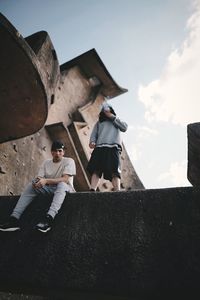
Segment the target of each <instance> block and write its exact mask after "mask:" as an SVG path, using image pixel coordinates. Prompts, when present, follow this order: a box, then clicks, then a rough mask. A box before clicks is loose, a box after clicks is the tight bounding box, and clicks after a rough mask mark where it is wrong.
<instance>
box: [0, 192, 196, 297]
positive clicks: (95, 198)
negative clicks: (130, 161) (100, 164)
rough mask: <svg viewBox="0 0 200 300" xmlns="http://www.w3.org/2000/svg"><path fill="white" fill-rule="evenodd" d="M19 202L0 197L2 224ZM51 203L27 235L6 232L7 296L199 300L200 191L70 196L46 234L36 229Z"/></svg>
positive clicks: (30, 221)
mask: <svg viewBox="0 0 200 300" xmlns="http://www.w3.org/2000/svg"><path fill="white" fill-rule="evenodd" d="M16 200H17V197H0V217H1V219H2V218H3V217H4V216H5V215H6V214H8V212H9V210H11V207H13V205H14V203H15V202H16ZM47 202H48V199H44V198H38V199H36V200H35V202H34V203H33V204H32V205H31V206H30V207H29V209H27V211H26V213H25V214H24V215H23V217H22V230H21V231H20V232H15V233H2V232H0V243H1V247H0V290H1V291H6V290H7V291H11V292H15V291H18V292H23V293H24V292H27V293H30V294H37V295H45V296H48V295H51V296H52V295H60V298H59V299H66V297H67V296H69V295H72V294H73V298H70V297H69V298H67V299H84V295H85V296H86V295H87V299H95V300H96V299H143V298H145V299H150V297H151V296H152V297H153V299H169V297H170V299H183V298H184V297H186V296H187V297H186V298H187V299H188V297H189V298H190V299H193V296H194V295H196V293H197V294H198V295H200V287H199V278H200V189H197V188H193V187H186V188H171V189H157V190H137V191H130V192H118V193H117V192H116V193H74V194H69V195H68V197H67V199H66V201H65V203H64V205H63V207H62V210H61V212H60V215H59V216H58V217H57V218H56V220H55V224H54V228H53V230H52V231H50V232H49V233H48V234H42V233H39V232H35V231H34V230H32V226H33V225H34V223H36V222H37V220H38V218H39V217H40V215H41V209H42V207H43V205H44V206H47V205H48V203H47ZM80 295H82V298H80ZM62 297H63V298H62ZM48 299H50V298H48ZM52 299H57V298H56V296H54V297H53V298H52ZM85 299H86V298H85Z"/></svg>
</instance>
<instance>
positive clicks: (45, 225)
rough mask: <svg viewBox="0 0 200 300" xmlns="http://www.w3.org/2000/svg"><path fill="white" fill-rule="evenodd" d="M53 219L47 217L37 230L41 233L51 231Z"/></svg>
mask: <svg viewBox="0 0 200 300" xmlns="http://www.w3.org/2000/svg"><path fill="white" fill-rule="evenodd" d="M52 222H53V218H52V216H50V215H46V216H45V218H44V219H43V220H42V221H41V222H39V223H38V224H37V225H36V229H37V230H39V231H41V232H47V231H49V230H51V225H52Z"/></svg>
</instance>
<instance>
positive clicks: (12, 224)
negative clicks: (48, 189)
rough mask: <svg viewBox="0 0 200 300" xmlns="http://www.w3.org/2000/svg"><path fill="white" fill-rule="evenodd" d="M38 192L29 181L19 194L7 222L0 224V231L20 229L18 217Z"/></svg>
mask: <svg viewBox="0 0 200 300" xmlns="http://www.w3.org/2000/svg"><path fill="white" fill-rule="evenodd" d="M37 194H38V192H37V191H36V190H34V189H33V187H32V183H29V184H28V185H27V187H26V189H25V190H24V192H23V193H22V195H21V196H20V198H19V200H18V202H17V204H16V206H15V208H14V210H13V212H12V214H11V215H10V217H9V219H8V221H7V222H5V223H3V224H1V225H0V231H16V230H19V229H20V224H19V218H20V217H21V215H22V213H23V212H24V210H25V209H26V207H27V206H28V205H29V204H30V203H31V202H32V200H33V199H34V198H35V196H36V195H37Z"/></svg>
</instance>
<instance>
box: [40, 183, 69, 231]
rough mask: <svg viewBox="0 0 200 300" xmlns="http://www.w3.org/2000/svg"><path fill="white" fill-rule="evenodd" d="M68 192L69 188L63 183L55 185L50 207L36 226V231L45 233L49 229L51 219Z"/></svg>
mask: <svg viewBox="0 0 200 300" xmlns="http://www.w3.org/2000/svg"><path fill="white" fill-rule="evenodd" d="M52 191H53V190H52ZM70 191H71V189H70V187H69V186H68V185H67V184H66V183H65V182H60V183H58V184H57V186H56V189H55V190H54V197H53V200H52V203H51V206H50V208H49V210H48V212H47V215H46V216H45V217H44V219H43V220H42V221H41V222H39V223H38V224H37V225H36V229H37V230H39V231H41V232H44V233H45V232H47V231H49V230H50V229H51V226H52V222H53V219H54V218H55V216H56V214H57V213H58V211H59V210H60V208H61V205H62V204H63V202H64V200H65V196H66V192H70Z"/></svg>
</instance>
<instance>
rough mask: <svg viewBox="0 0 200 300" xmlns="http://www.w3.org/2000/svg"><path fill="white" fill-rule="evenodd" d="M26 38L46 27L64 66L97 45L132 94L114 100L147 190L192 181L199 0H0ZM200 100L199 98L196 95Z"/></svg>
mask: <svg viewBox="0 0 200 300" xmlns="http://www.w3.org/2000/svg"><path fill="white" fill-rule="evenodd" d="M0 11H1V13H3V14H4V15H5V16H6V17H7V18H8V19H9V20H10V22H11V23H12V24H13V25H14V26H15V27H16V28H17V30H18V31H19V32H20V33H21V34H22V36H24V37H26V36H28V35H31V34H32V33H35V32H37V31H40V30H46V31H47V32H48V34H49V35H50V38H51V40H52V42H53V45H54V47H55V49H56V52H57V55H58V59H59V63H60V64H62V63H64V62H66V61H68V60H70V59H72V58H74V57H76V56H78V55H80V54H82V53H84V52H86V51H88V50H90V49H92V48H95V49H96V51H97V52H98V54H99V55H100V57H101V59H102V61H103V62H104V64H105V66H106V68H107V69H108V71H109V72H110V74H111V75H112V77H113V78H114V79H115V81H116V82H117V83H118V84H119V85H120V86H122V87H125V88H127V89H128V90H129V91H128V93H126V94H124V95H122V96H119V97H117V98H115V99H113V100H111V103H112V105H113V107H114V109H115V110H116V112H117V114H118V116H119V117H120V118H121V119H122V120H124V121H126V122H127V123H128V125H129V129H128V132H127V133H125V134H123V135H122V137H123V140H124V143H125V145H126V148H127V150H128V153H129V156H130V158H131V160H132V162H133V165H134V167H135V169H136V172H137V173H138V175H139V177H140V178H141V180H142V182H143V184H144V185H145V187H146V188H160V187H161V188H162V187H172V186H185V185H190V184H189V182H188V181H187V124H188V123H193V122H197V121H199V113H198V111H199V109H200V107H199V106H200V104H199V103H198V101H199V99H200V87H199V86H200V85H198V80H197V78H199V75H200V58H199V53H200V0H167V1H162V0H140V1H139V0H137V1H136V0H123V1H121V0H102V1H95V0H93V1H92V0H82V1H81V0H57V1H54V0H48V1H47V0H43V1H38V0H34V1H30V0H18V1H13V0H0ZM199 102H200V101H199Z"/></svg>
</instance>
